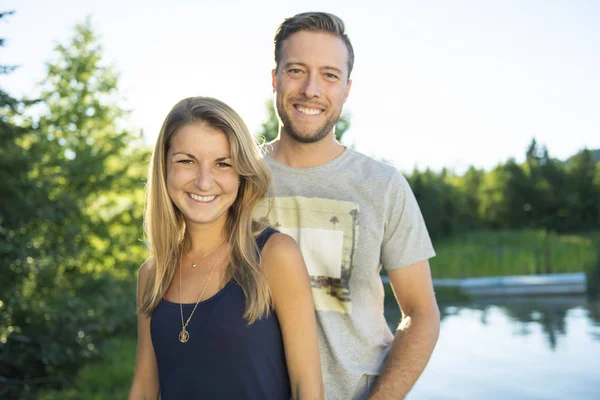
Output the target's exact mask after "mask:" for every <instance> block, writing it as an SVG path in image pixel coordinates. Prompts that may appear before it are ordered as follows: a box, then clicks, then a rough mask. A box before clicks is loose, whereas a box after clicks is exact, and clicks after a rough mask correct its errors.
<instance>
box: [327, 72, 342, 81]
mask: <svg viewBox="0 0 600 400" xmlns="http://www.w3.org/2000/svg"><path fill="white" fill-rule="evenodd" d="M325 78H327V79H329V80H332V81H334V80H338V79H339V77H338V76H337V75H335V74H332V73H331V72H328V73H326V74H325Z"/></svg>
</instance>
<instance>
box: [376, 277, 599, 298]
mask: <svg viewBox="0 0 600 400" xmlns="http://www.w3.org/2000/svg"><path fill="white" fill-rule="evenodd" d="M382 280H383V282H384V283H387V284H389V278H388V277H387V276H382ZM433 286H434V287H440V288H441V287H446V288H457V289H460V291H461V292H464V293H465V294H468V295H470V296H505V295H508V296H537V295H574V294H583V293H585V292H586V288H587V279H586V276H585V274H584V273H583V272H578V273H570V274H547V275H522V276H502V277H483V278H466V279H434V280H433Z"/></svg>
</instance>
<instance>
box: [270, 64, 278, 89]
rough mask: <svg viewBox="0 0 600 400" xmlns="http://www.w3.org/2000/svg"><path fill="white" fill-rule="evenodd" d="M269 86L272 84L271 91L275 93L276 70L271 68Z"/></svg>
mask: <svg viewBox="0 0 600 400" xmlns="http://www.w3.org/2000/svg"><path fill="white" fill-rule="evenodd" d="M271 86H273V93H275V89H276V87H277V70H276V69H273V70H271Z"/></svg>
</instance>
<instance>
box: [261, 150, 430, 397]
mask: <svg viewBox="0 0 600 400" xmlns="http://www.w3.org/2000/svg"><path fill="white" fill-rule="evenodd" d="M265 159H266V161H267V163H268V164H269V165H270V167H271V170H272V172H273V177H274V185H273V188H274V199H273V203H272V204H271V208H270V209H269V203H268V202H265V203H263V204H262V205H261V206H259V207H258V209H257V211H256V214H255V216H256V217H257V219H261V220H263V221H264V222H267V223H269V224H271V225H272V226H274V227H275V228H276V229H278V230H280V231H281V232H284V233H287V234H289V235H291V236H292V237H293V238H294V239H296V241H297V242H298V244H299V246H300V249H301V250H302V254H303V256H304V260H305V262H306V266H307V268H308V272H309V274H310V279H311V285H312V292H313V299H314V302H315V309H316V315H317V325H318V333H319V348H320V352H321V363H322V369H323V379H324V383H325V398H326V399H328V400H334V399H335V400H338V399H339V400H348V399H358V398H362V396H364V391H365V389H364V388H363V387H361V386H363V385H365V383H364V382H369V381H371V382H372V380H371V379H365V378H368V376H373V375H379V373H380V372H381V370H382V368H383V365H384V363H385V359H386V357H387V354H388V351H389V347H390V345H391V342H392V340H393V335H392V333H391V331H390V329H389V327H388V325H387V323H386V320H385V318H384V315H383V297H384V291H383V284H382V282H381V278H380V275H379V272H380V270H381V267H382V266H383V267H384V268H386V269H388V270H393V269H397V268H402V267H405V266H408V265H411V264H414V263H416V262H419V261H423V260H427V259H429V258H431V257H433V256H435V252H434V250H433V246H432V245H431V240H430V239H429V235H428V233H427V228H426V227H425V223H424V221H423V217H422V215H421V211H420V209H419V206H418V205H417V201H416V199H415V197H414V195H413V193H412V191H411V189H410V187H409V185H408V182H407V181H406V179H405V178H404V177H403V176H402V174H401V173H400V172H398V171H397V170H396V169H395V168H393V167H391V166H389V165H386V164H383V163H381V162H379V161H375V160H373V159H372V158H369V157H367V156H365V155H363V154H360V153H358V152H356V151H354V150H352V149H349V148H347V149H345V150H344V152H343V153H342V154H341V155H340V156H339V157H337V158H335V159H334V160H332V161H330V162H329V163H327V164H324V165H320V166H318V167H314V168H292V167H289V166H287V165H284V164H281V163H278V162H276V161H275V160H273V159H272V158H271V157H269V156H266V157H265ZM359 393H362V394H359Z"/></svg>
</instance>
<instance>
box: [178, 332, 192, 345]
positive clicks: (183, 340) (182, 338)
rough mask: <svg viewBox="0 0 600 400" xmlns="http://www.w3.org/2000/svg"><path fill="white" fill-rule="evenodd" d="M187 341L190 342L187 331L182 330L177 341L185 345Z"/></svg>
mask: <svg viewBox="0 0 600 400" xmlns="http://www.w3.org/2000/svg"><path fill="white" fill-rule="evenodd" d="M188 340H190V334H189V333H188V331H186V330H185V329H183V330H182V331H181V332H179V341H180V342H181V343H187V341H188Z"/></svg>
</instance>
